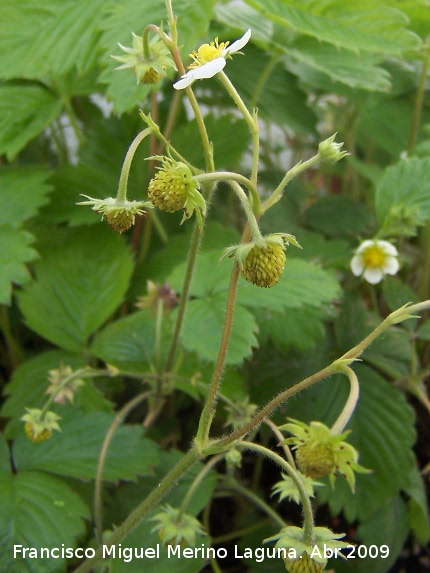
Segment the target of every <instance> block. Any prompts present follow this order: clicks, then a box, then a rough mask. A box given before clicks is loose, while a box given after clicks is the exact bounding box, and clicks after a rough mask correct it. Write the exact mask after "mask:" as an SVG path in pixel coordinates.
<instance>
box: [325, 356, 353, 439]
mask: <svg viewBox="0 0 430 573" xmlns="http://www.w3.org/2000/svg"><path fill="white" fill-rule="evenodd" d="M339 372H342V373H343V374H345V375H346V376H348V379H349V385H350V388H349V396H348V400H347V401H346V404H345V406H344V407H343V410H342V412H341V413H340V415H339V417H338V419H337V420H336V422H335V423H334V424H333V426H332V427H331V429H330V432H331V433H332V434H333V435H334V436H335V435H336V434H341V433H342V432H343V430H344V429H345V426H346V425H347V424H348V422H349V420H350V419H351V416H352V414H353V413H354V410H355V407H356V406H357V402H358V397H359V394H360V385H359V383H358V378H357V375H356V373H355V372H354V370H352V368H350V367H349V366H346V365H345V364H341V365H340V366H339Z"/></svg>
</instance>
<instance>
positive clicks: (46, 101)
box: [0, 46, 62, 160]
mask: <svg viewBox="0 0 430 573" xmlns="http://www.w3.org/2000/svg"><path fill="white" fill-rule="evenodd" d="M27 49H28V46H27ZM61 109H62V103H61V100H60V99H59V98H58V97H57V96H56V95H55V94H54V93H52V92H51V91H49V90H48V89H46V88H45V87H43V86H42V85H40V84H25V83H22V84H17V85H13V84H7V83H5V84H2V85H0V153H1V154H6V156H7V158H8V159H9V160H12V159H14V158H15V157H16V155H17V154H18V153H19V152H20V151H21V149H23V148H24V147H25V146H26V145H27V143H28V142H29V141H30V140H31V139H33V138H34V137H36V136H37V135H39V134H40V133H41V132H42V131H43V130H44V129H45V127H47V126H48V125H50V124H51V123H52V121H53V120H54V119H55V118H57V117H58V116H59V115H60V112H61Z"/></svg>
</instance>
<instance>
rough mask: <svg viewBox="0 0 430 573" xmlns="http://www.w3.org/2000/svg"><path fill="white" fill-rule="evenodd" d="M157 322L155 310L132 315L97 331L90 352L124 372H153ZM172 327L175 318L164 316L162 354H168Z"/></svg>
mask: <svg viewBox="0 0 430 573" xmlns="http://www.w3.org/2000/svg"><path fill="white" fill-rule="evenodd" d="M155 322H156V318H155V313H154V312H153V310H152V309H147V310H143V311H140V312H135V313H133V314H129V315H128V316H126V317H124V318H121V319H119V320H117V321H115V322H113V323H111V324H109V325H108V326H107V327H106V328H105V329H104V330H102V331H101V332H100V333H99V334H97V335H96V336H95V338H94V341H93V344H92V346H91V352H92V353H94V354H95V356H97V357H98V358H101V359H102V360H104V361H105V362H107V363H109V364H113V365H115V366H117V367H118V368H120V369H121V370H122V371H137V372H145V371H151V370H153V367H155V366H154V361H155V356H156V347H155V344H156V336H155V328H156V326H155ZM171 329H172V321H171V319H169V318H168V317H165V318H164V319H163V324H162V334H161V357H163V356H164V355H165V354H166V353H167V350H168V344H169V340H170V338H171ZM152 366H153V367H152Z"/></svg>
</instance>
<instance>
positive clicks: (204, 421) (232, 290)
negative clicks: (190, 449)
mask: <svg viewBox="0 0 430 573" xmlns="http://www.w3.org/2000/svg"><path fill="white" fill-rule="evenodd" d="M238 279H239V265H238V264H237V263H234V265H233V269H232V271H231V275H230V285H229V290H228V298H227V308H226V311H225V320H224V328H223V332H222V337H221V343H220V347H219V350H218V356H217V361H216V364H215V368H214V371H213V374H212V380H211V384H210V387H209V391H208V396H207V398H206V402H205V405H204V406H203V411H202V414H201V416H200V421H199V427H198V430H197V435H196V437H195V442H194V445H195V446H197V448H198V449H199V450H201V449H202V448H204V446H205V445H206V444H207V441H208V438H209V431H210V427H211V424H212V418H213V415H214V407H215V403H216V400H217V397H218V390H219V386H220V383H221V376H222V373H223V370H224V364H225V357H226V355H227V350H228V344H229V341H230V335H231V328H232V325H233V314H234V306H235V302H236V292H237V283H238Z"/></svg>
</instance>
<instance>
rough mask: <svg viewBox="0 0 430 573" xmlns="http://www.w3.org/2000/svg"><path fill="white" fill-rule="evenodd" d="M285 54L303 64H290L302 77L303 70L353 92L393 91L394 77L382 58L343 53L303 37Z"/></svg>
mask: <svg viewBox="0 0 430 573" xmlns="http://www.w3.org/2000/svg"><path fill="white" fill-rule="evenodd" d="M284 50H285V51H286V52H287V54H288V56H289V58H290V57H291V58H293V59H294V60H295V62H297V63H298V64H299V66H300V67H298V66H297V64H294V63H293V64H291V62H287V67H288V69H290V70H291V71H294V72H295V73H296V74H297V75H298V77H300V78H301V77H302V75H301V73H300V72H302V71H303V67H302V66H307V67H308V68H310V69H312V70H315V71H317V72H319V73H323V74H326V75H327V76H328V77H329V78H330V79H331V80H332V81H333V82H340V83H343V84H345V85H347V86H349V87H351V88H355V89H364V90H370V91H381V92H387V91H389V90H390V87H391V81H390V74H389V73H388V72H387V70H385V69H384V68H382V67H381V66H379V65H378V64H380V63H381V58H380V57H378V56H375V55H373V54H368V53H365V52H361V53H360V54H356V53H355V52H352V51H350V50H344V49H339V48H337V47H335V46H332V45H330V44H327V43H322V42H318V41H317V40H314V39H313V38H309V37H300V38H298V39H297V40H296V41H295V42H294V43H293V44H292V45H290V46H289V45H286V46H285V47H284Z"/></svg>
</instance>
